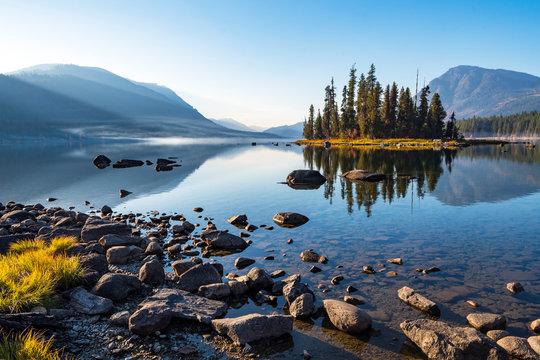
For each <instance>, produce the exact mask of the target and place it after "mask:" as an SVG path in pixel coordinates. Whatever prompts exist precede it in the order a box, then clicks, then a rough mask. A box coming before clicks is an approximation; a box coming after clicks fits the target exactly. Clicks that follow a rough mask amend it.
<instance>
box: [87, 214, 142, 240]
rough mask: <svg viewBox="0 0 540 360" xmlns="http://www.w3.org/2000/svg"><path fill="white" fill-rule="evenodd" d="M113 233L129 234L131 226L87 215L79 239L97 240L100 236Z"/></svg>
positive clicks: (128, 235) (124, 235) (123, 235)
mask: <svg viewBox="0 0 540 360" xmlns="http://www.w3.org/2000/svg"><path fill="white" fill-rule="evenodd" d="M108 234H114V235H118V236H122V237H130V236H131V228H130V227H129V226H128V225H126V224H123V223H119V222H114V221H108V220H103V219H100V218H97V217H89V218H88V219H87V220H86V223H85V224H84V226H83V228H82V231H81V239H82V241H83V242H85V243H88V242H91V241H96V240H99V239H100V238H101V237H102V236H104V235H108Z"/></svg>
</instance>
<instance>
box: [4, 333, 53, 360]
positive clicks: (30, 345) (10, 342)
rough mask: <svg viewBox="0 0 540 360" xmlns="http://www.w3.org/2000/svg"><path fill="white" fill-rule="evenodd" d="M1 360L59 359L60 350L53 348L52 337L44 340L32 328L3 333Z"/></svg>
mask: <svg viewBox="0 0 540 360" xmlns="http://www.w3.org/2000/svg"><path fill="white" fill-rule="evenodd" d="M0 359H2V360H60V359H62V355H61V352H60V351H58V350H55V349H53V347H52V338H51V339H49V340H45V339H44V338H43V337H42V335H41V334H40V333H36V332H34V331H32V330H28V331H25V332H23V333H20V334H18V335H7V336H6V335H4V336H3V339H2V341H1V342H0Z"/></svg>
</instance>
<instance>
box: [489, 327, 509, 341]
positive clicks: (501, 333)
mask: <svg viewBox="0 0 540 360" xmlns="http://www.w3.org/2000/svg"><path fill="white" fill-rule="evenodd" d="M486 336H487V337H488V338H490V339H491V340H493V341H495V342H496V341H499V340H501V339H502V338H503V337H506V336H510V333H509V332H508V331H506V330H490V331H488V332H487V333H486Z"/></svg>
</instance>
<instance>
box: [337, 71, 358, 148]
mask: <svg viewBox="0 0 540 360" xmlns="http://www.w3.org/2000/svg"><path fill="white" fill-rule="evenodd" d="M355 89H356V69H355V68H354V66H352V67H351V70H350V71H349V85H348V88H347V101H346V104H345V109H344V111H343V115H342V117H341V125H342V131H341V132H342V134H343V136H345V137H349V138H351V137H353V134H355V133H356V132H357V131H356V129H357V122H356V110H355V109H354V105H355V100H354V98H355ZM344 98H345V94H344Z"/></svg>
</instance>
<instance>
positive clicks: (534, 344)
mask: <svg viewBox="0 0 540 360" xmlns="http://www.w3.org/2000/svg"><path fill="white" fill-rule="evenodd" d="M527 342H528V343H529V346H530V347H531V349H533V350H534V352H535V353H537V354H540V336H531V337H529V338H528V339H527Z"/></svg>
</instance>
